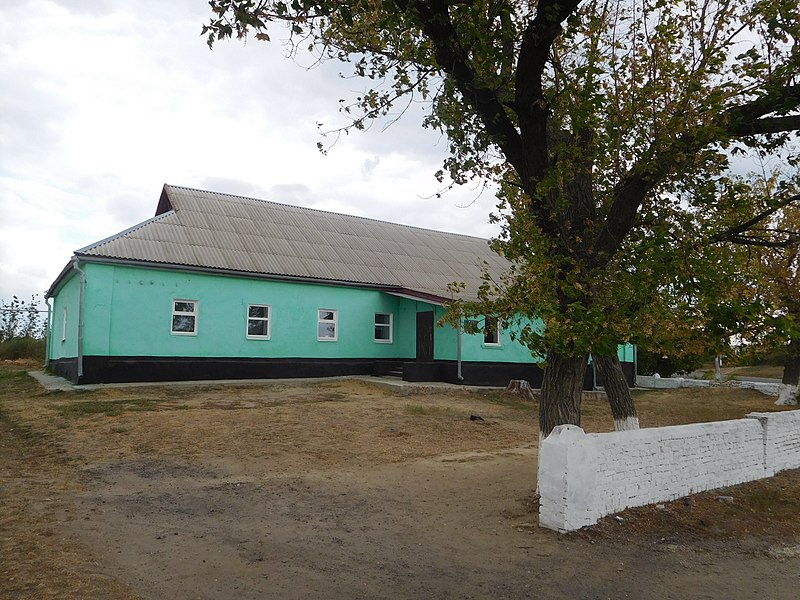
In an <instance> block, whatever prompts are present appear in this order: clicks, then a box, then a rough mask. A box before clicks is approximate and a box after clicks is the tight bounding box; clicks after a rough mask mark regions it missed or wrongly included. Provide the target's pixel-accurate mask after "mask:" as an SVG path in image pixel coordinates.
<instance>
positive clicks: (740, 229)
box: [709, 194, 800, 245]
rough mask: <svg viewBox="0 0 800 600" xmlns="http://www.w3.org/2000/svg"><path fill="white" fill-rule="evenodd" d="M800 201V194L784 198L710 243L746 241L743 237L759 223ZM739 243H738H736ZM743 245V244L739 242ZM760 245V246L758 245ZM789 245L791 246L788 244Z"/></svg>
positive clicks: (716, 236)
mask: <svg viewBox="0 0 800 600" xmlns="http://www.w3.org/2000/svg"><path fill="white" fill-rule="evenodd" d="M798 201H800V194H795V195H794V196H789V197H788V198H784V199H783V200H781V201H780V202H779V203H778V204H776V205H775V206H773V207H770V208H768V209H766V210H763V211H761V212H760V213H758V214H757V215H755V216H754V217H753V218H752V219H749V220H747V221H745V222H744V223H740V224H739V225H735V226H733V227H729V228H728V229H726V230H725V231H720V232H719V233H716V234H714V235H712V236H711V238H709V242H711V243H718V242H733V241H734V240H733V238H741V239H744V238H746V237H747V236H743V235H742V234H744V233H745V232H747V231H749V230H750V229H752V228H753V227H755V226H756V225H758V224H759V223H761V222H763V221H764V220H765V219H767V218H768V217H770V216H772V215H774V214H775V213H776V212H778V211H779V210H780V209H782V208H784V207H786V206H789V205H790V204H792V203H793V202H798ZM735 243H737V242H735ZM738 243H743V242H738ZM756 245H760V244H756ZM788 245H791V243H790V244H788Z"/></svg>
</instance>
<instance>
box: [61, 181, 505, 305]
mask: <svg viewBox="0 0 800 600" xmlns="http://www.w3.org/2000/svg"><path fill="white" fill-rule="evenodd" d="M165 197H166V200H167V202H168V203H167V204H165V203H164V198H165ZM159 206H160V207H162V206H166V207H168V208H171V210H168V211H167V212H163V214H161V215H159V216H157V217H155V218H153V219H149V220H148V221H145V222H144V223H140V224H139V225H136V226H134V227H131V228H130V229H127V230H125V231H123V232H121V233H118V234H117V235H114V236H112V237H110V238H107V239H105V240H101V241H99V242H97V243H95V244H92V245H90V246H87V247H85V248H82V249H80V250H78V251H77V252H76V255H78V256H81V257H96V258H113V259H124V260H131V261H142V262H151V263H165V264H169V265H177V266H187V267H204V268H212V269H222V270H226V271H240V272H244V273H254V274H260V275H267V276H269V275H277V276H286V277H300V278H312V279H325V280H331V281H340V282H346V283H363V284H371V285H380V286H387V287H396V288H402V289H404V290H410V291H417V292H421V293H424V294H432V295H435V296H439V297H442V298H449V297H450V296H451V294H450V292H449V291H448V290H447V285H448V284H449V283H451V282H453V281H463V282H464V283H466V284H467V287H466V290H465V292H464V296H465V297H468V298H471V297H474V296H475V294H476V293H477V288H478V286H479V285H480V284H481V274H482V270H481V268H482V266H483V264H484V261H485V262H487V263H488V266H489V269H490V270H491V272H492V274H493V275H494V276H497V275H499V274H500V272H502V271H503V270H505V269H507V268H508V262H507V261H506V260H505V259H504V258H502V257H500V256H498V255H497V254H495V253H493V252H492V251H491V250H490V248H489V245H488V243H487V240H484V239H481V238H476V237H471V236H466V235H458V234H453V233H444V232H441V231H433V230H429V229H421V228H418V227H410V226H408V225H399V224H396V223H387V222H384V221H376V220H374V219H366V218H363V217H354V216H349V215H341V214H337V213H330V212H325V211H321V210H314V209H309V208H302V207H297V206H290V205H286V204H278V203H276V202H268V201H265V200H256V199H253V198H244V197H241V196H232V195H229V194H220V193H216V192H206V191H202V190H194V189H190V188H182V187H176V186H171V185H165V186H164V191H163V193H162V202H160V203H159Z"/></svg>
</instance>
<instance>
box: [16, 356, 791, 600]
mask: <svg viewBox="0 0 800 600" xmlns="http://www.w3.org/2000/svg"><path fill="white" fill-rule="evenodd" d="M23 367H24V365H6V366H4V367H0V557H2V558H1V559H0V597H2V598H98V599H100V598H103V599H112V600H115V599H129V598H148V599H161V598H170V599H175V600H179V599H184V598H187V599H188V598H201V599H211V598H214V599H233V598H237V599H238V598H288V599H293V598H327V599H351V598H386V599H400V598H454V599H455V598H498V599H499V598H554V599H557V598H598V599H600V598H615V599H616V598H787V599H788V598H792V599H794V598H797V589H798V585H799V584H800V570H799V569H798V563H799V562H800V473H798V472H797V471H792V472H787V473H783V474H781V475H779V476H778V477H775V478H772V479H770V480H765V481H761V482H754V483H751V484H746V485H743V486H737V487H735V488H729V489H727V490H724V491H716V492H710V493H706V494H700V495H697V496H695V497H693V498H692V499H691V500H689V501H687V502H684V501H678V502H674V503H669V504H666V505H665V506H664V507H663V508H656V507H643V508H639V509H633V510H629V511H626V512H625V513H622V515H621V519H622V520H621V521H620V520H619V519H617V518H614V517H610V518H607V519H604V520H603V521H602V522H601V523H599V524H598V525H597V526H595V527H592V528H588V529H585V530H582V531H580V532H577V533H575V534H570V535H559V534H556V533H553V532H550V531H547V530H542V529H539V528H538V527H537V526H536V523H537V519H538V516H537V514H536V510H537V508H536V498H535V496H534V490H535V485H536V481H535V479H536V459H537V449H536V444H535V443H533V441H535V436H536V432H537V430H538V428H537V426H536V410H537V407H536V406H535V404H532V403H529V402H522V401H520V400H518V398H517V397H514V396H507V395H505V394H504V393H502V392H462V391H436V392H430V393H415V394H411V395H406V396H402V395H398V394H394V393H391V392H387V391H385V390H382V389H380V388H377V387H375V386H371V385H368V384H365V383H361V382H357V381H347V380H336V381H331V382H325V383H321V384H313V385H309V384H300V383H298V384H274V383H272V384H269V383H267V384H264V385H258V386H238V385H228V386H204V387H197V386H194V387H166V386H152V387H140V388H127V389H102V390H98V391H91V392H72V393H50V394H47V393H45V392H44V391H43V390H42V389H41V388H39V387H38V386H37V384H35V383H34V382H33V381H32V380H31V379H30V378H28V377H27V375H25V373H24V371H23V370H22V368H23ZM637 404H638V407H639V411H640V414H641V418H642V422H643V425H645V426H653V425H663V424H668V423H684V422H692V421H699V420H715V419H723V418H737V417H740V416H742V415H743V414H745V413H747V412H749V411H751V410H774V409H776V408H777V407H775V406H774V405H773V404H772V399H770V398H768V397H766V396H761V395H760V394H758V393H756V392H752V391H748V390H708V389H703V390H678V391H669V392H667V391H659V392H647V393H640V394H639V397H638V398H637ZM470 415H480V416H481V417H482V418H483V419H485V421H473V420H470V418H469V417H470ZM610 422H611V419H610V416H609V414H608V409H607V407H606V405H605V403H603V402H602V401H598V400H592V401H587V402H585V405H584V427H585V428H586V429H587V430H590V431H600V430H606V429H607V428H608V426H609V424H610ZM721 495H724V496H732V497H733V502H721V501H719V500H717V497H718V496H721Z"/></svg>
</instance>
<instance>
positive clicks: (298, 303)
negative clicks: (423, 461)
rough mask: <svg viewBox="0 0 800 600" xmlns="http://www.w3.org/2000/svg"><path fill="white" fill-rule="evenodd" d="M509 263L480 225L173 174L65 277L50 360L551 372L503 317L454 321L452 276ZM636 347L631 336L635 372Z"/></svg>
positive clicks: (204, 374)
mask: <svg viewBox="0 0 800 600" xmlns="http://www.w3.org/2000/svg"><path fill="white" fill-rule="evenodd" d="M507 266H508V263H507V262H506V261H505V259H503V258H502V257H500V256H498V255H496V254H494V253H493V252H492V251H491V250H490V249H489V246H488V244H487V242H486V240H483V239H480V238H475V237H470V236H464V235H455V234H451V233H443V232H438V231H431V230H426V229H420V228H416V227H409V226H406V225H397V224H393V223H385V222H382V221H376V220H372V219H365V218H361V217H353V216H347V215H340V214H335V213H329V212H324V211H319V210H312V209H307V208H299V207H294V206H287V205H283V204H277V203H274V202H266V201H262V200H255V199H252V198H243V197H239V196H232V195H227V194H218V193H213V192H206V191H200V190H193V189H187V188H181V187H175V186H170V185H165V186H164V189H163V191H162V193H161V197H160V199H159V202H158V207H157V209H156V215H155V217H153V218H152V219H149V220H147V221H145V222H143V223H140V224H139V225H136V226H134V227H132V228H130V229H127V230H125V231H123V232H121V233H118V234H116V235H114V236H111V237H110V238H107V239H105V240H101V241H99V242H97V243H95V244H92V245H90V246H87V247H85V248H82V249H80V250H78V251H76V252H75V254H74V256H73V257H72V260H71V261H70V262H69V264H67V266H66V267H65V268H64V269H63V271H62V272H61V273H60V275H59V276H58V277H57V279H56V280H55V281H54V282H53V284H52V285H51V286H50V289H49V290H48V291H47V294H46V297H47V299H48V303H49V302H50V301H52V304H51V305H50V306H51V317H50V319H49V327H48V364H49V367H50V368H51V370H53V371H54V372H55V373H57V374H60V375H62V376H64V377H66V378H67V379H69V380H70V381H72V382H74V383H96V382H121V381H168V380H188V379H238V378H280V377H316V376H331V375H354V374H372V375H379V376H383V375H389V374H393V375H395V376H402V377H403V379H405V380H408V381H448V382H451V383H464V384H473V385H491V384H494V385H505V384H506V383H508V381H509V380H510V379H527V380H529V381H530V382H531V384H532V385H534V386H535V385H538V384H539V383H540V382H541V371H540V369H539V368H538V367H537V366H536V364H535V362H534V360H533V359H532V357H531V355H530V353H529V352H528V350H527V349H526V348H525V347H524V346H522V345H520V344H519V343H518V342H516V341H513V340H512V339H511V332H510V331H508V329H507V328H504V327H503V324H502V323H498V322H497V321H496V320H494V319H491V318H490V319H488V321H487V320H486V319H485V318H484V317H478V320H479V321H480V326H481V328H482V329H483V330H484V331H481V332H480V333H472V334H469V333H465V332H464V331H463V330H462V328H458V327H452V326H450V325H443V326H438V322H439V320H440V318H441V317H442V316H443V315H444V304H445V302H446V301H447V300H449V299H451V298H452V296H451V292H449V291H448V284H450V283H451V282H463V283H464V284H465V285H466V287H465V290H464V292H463V294H464V296H465V297H467V298H468V297H470V296H474V295H475V294H476V291H477V288H478V286H479V285H480V283H481V274H482V271H481V269H482V268H487V269H488V270H489V272H491V273H495V274H499V273H502V272H503V270H505V269H506V268H507ZM633 351H634V350H633V348H632V347H630V346H626V347H620V360H621V361H622V362H623V367H624V368H625V370H626V372H627V373H629V374H630V376H631V377H632V373H633V368H632V364H633ZM588 384H589V385H590V384H591V382H590V381H589V382H588Z"/></svg>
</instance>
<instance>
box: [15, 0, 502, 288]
mask: <svg viewBox="0 0 800 600" xmlns="http://www.w3.org/2000/svg"><path fill="white" fill-rule="evenodd" d="M208 11H209V9H208V5H207V3H206V1H205V0H169V1H164V0H136V1H135V2H131V1H129V0H13V1H12V0H0V81H2V94H0V299H2V300H9V299H10V298H11V296H12V295H14V294H15V295H17V296H19V297H21V298H25V299H27V298H28V297H29V296H30V295H31V294H34V293H38V294H40V295H43V292H44V291H45V290H46V289H47V288H48V287H49V285H50V283H51V282H52V281H53V279H55V277H56V276H57V275H58V273H59V272H60V271H61V269H62V268H63V267H64V265H66V264H67V262H68V261H69V259H70V257H71V256H72V253H73V252H74V251H75V250H77V249H78V248H81V247H82V246H85V245H87V244H90V243H92V242H95V241H97V240H100V239H102V238H105V237H108V236H109V235H112V234H114V233H117V232H119V231H121V230H123V229H126V228H128V227H130V226H132V225H135V224H136V223H139V222H141V221H144V220H145V219H148V218H150V217H152V216H153V214H154V213H155V209H156V204H157V202H158V197H159V195H160V192H161V186H162V185H163V184H164V183H170V184H174V185H181V186H187V187H196V188H201V189H206V190H212V191H219V192H228V193H234V194H241V195H246V196H252V197H256V198H262V199H266V200H273V201H276V202H283V203H287V204H295V205H300V206H307V207H312V208H319V209H323V210H332V211H336V212H342V213H346V214H353V215H361V216H366V217H371V218H376V219H382V220H386V221H392V222H398V223H406V224H409V225H417V226H421V227H428V228H432V229H440V230H445V231H453V232H457V233H466V234H470V235H478V236H482V237H490V236H492V235H494V234H495V233H496V230H495V228H494V227H493V226H490V225H489V224H488V222H487V219H488V215H489V213H490V212H491V211H492V210H493V208H494V205H495V203H496V201H495V199H494V197H493V196H492V194H491V193H488V192H485V193H483V194H481V193H480V190H476V189H471V188H461V189H458V190H455V191H454V192H449V193H448V194H446V195H445V196H444V197H443V198H441V199H437V198H436V197H435V193H436V192H437V191H438V190H439V188H440V184H438V182H437V181H436V180H435V178H434V176H433V174H434V173H435V172H436V170H437V169H439V168H440V166H441V161H442V158H443V157H444V154H445V150H446V144H445V140H444V139H442V138H441V137H440V136H439V135H438V134H436V133H434V132H430V131H426V130H423V129H422V128H421V127H420V116H419V111H414V110H413V109H412V110H411V111H410V113H411V114H409V115H406V117H404V118H403V119H402V120H400V121H399V122H397V123H395V124H394V125H392V126H390V127H389V128H388V129H386V130H385V131H384V130H383V127H381V126H375V127H373V128H372V129H371V130H370V131H368V132H366V133H364V132H355V133H353V134H351V135H349V136H347V137H346V138H344V139H341V140H340V141H339V143H337V144H336V145H335V147H333V148H332V149H331V150H330V152H329V153H328V155H327V156H323V155H321V154H320V153H319V151H318V150H317V148H316V143H317V142H318V141H319V140H320V137H319V133H318V129H317V125H316V123H317V122H322V123H324V124H325V125H326V126H330V127H333V126H336V125H341V124H343V123H344V121H343V118H342V116H341V115H339V113H338V100H339V98H352V97H353V96H354V95H355V94H357V93H358V92H359V91H361V90H362V89H363V83H362V82H360V81H358V80H353V79H350V80H343V79H342V78H340V77H339V76H338V74H339V72H340V71H341V70H342V68H343V67H342V66H341V65H338V64H335V63H329V64H327V65H323V66H322V67H318V68H314V69H310V70H309V69H307V68H304V67H308V66H310V61H309V60H307V59H306V60H304V59H300V61H301V62H305V63H306V64H300V65H299V64H298V63H296V62H293V61H291V60H288V59H286V58H284V54H285V49H284V48H283V47H282V46H281V44H280V43H276V42H275V41H274V42H273V43H263V42H256V41H255V40H251V41H249V42H248V43H247V44H244V43H242V42H240V41H226V42H220V43H218V44H217V45H216V46H215V47H214V50H213V51H211V50H209V49H208V46H207V45H206V43H205V39H204V38H203V37H201V36H200V28H201V26H202V24H203V23H204V22H205V21H206V20H207V15H208ZM279 37H280V36H279V35H278V36H273V40H276V38H279ZM276 41H277V40H276ZM415 112H416V114H415Z"/></svg>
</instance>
